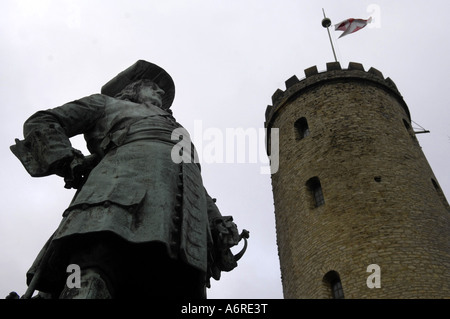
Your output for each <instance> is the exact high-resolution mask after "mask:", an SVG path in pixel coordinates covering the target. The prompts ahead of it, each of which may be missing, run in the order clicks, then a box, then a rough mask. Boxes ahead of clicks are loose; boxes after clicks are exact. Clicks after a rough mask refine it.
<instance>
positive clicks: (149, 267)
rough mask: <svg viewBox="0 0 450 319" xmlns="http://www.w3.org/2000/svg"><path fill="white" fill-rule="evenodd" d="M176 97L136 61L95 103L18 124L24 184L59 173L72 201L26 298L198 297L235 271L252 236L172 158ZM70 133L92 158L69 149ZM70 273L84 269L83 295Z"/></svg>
mask: <svg viewBox="0 0 450 319" xmlns="http://www.w3.org/2000/svg"><path fill="white" fill-rule="evenodd" d="M174 95H175V85H174V83H173V80H172V78H171V77H170V75H169V74H168V73H167V72H166V71H165V70H163V69H162V68H161V67H159V66H157V65H155V64H152V63H149V62H147V61H143V60H139V61H137V62H136V63H135V64H134V65H132V66H131V67H129V68H128V69H126V70H125V71H123V72H121V73H119V74H118V75H117V76H116V77H115V78H114V79H112V80H111V81H109V82H108V83H107V84H105V85H104V86H103V87H102V90H101V94H94V95H91V96H88V97H84V98H82V99H79V100H76V101H73V102H70V103H67V104H64V105H62V106H60V107H56V108H53V109H49V110H45V111H39V112H37V113H35V114H34V115H32V116H31V117H30V118H29V119H28V120H27V121H26V122H25V124H24V137H25V139H24V140H23V141H20V140H18V139H16V144H15V145H13V146H11V150H12V152H13V153H14V154H15V155H16V156H17V157H18V158H19V159H20V161H21V162H22V164H23V165H24V167H25V168H26V169H27V171H28V173H29V174H30V175H32V176H34V177H41V176H48V175H51V174H56V175H58V176H61V177H63V178H64V180H65V187H66V188H74V189H77V192H76V194H75V196H74V198H73V200H72V202H71V203H70V205H69V207H68V208H67V209H66V210H65V211H64V213H63V219H62V221H61V224H60V226H59V227H58V228H57V229H56V231H55V233H54V234H53V235H52V236H51V238H50V239H49V240H48V242H47V244H46V245H45V247H44V248H43V249H42V250H41V252H40V254H39V255H38V257H37V258H36V260H35V262H34V263H33V265H32V267H31V268H30V270H29V271H28V273H27V284H28V290H27V292H26V293H25V295H24V296H23V297H22V298H30V297H31V295H32V294H33V291H35V290H38V291H39V292H40V293H39V296H40V297H43V298H55V299H56V298H63V299H97V298H148V297H156V298H158V297H163V298H206V288H205V287H209V286H210V278H211V277H213V278H214V279H216V280H219V279H220V272H221V271H230V270H232V269H233V268H235V267H236V266H237V263H236V260H237V259H239V258H240V257H241V256H242V254H243V251H244V250H245V248H246V246H247V241H246V238H248V232H247V231H246V230H244V231H243V232H242V233H241V235H239V234H238V230H237V227H236V225H235V224H234V223H233V220H232V217H231V216H222V215H221V214H220V212H219V210H218V208H217V206H216V204H215V200H214V199H212V198H211V197H210V196H209V195H208V193H207V191H206V190H205V188H204V187H203V183H202V178H201V173H200V165H199V164H198V163H195V161H181V163H180V161H174V160H173V158H172V156H173V154H172V153H173V147H174V145H176V144H177V143H178V142H179V140H173V139H172V132H173V131H174V130H175V129H177V128H181V125H180V124H178V123H177V121H176V120H175V118H174V117H173V116H172V112H171V110H170V109H169V108H170V106H171V105H172V102H173V99H174ZM78 134H84V137H85V139H86V142H87V147H88V150H89V151H90V153H91V155H89V156H84V155H83V154H82V153H81V152H80V151H78V150H76V149H74V148H73V147H72V146H71V143H70V141H69V138H70V137H72V136H75V135H78ZM180 138H182V139H183V140H184V141H185V142H186V141H189V143H190V140H189V136H182V137H180ZM181 155H182V154H181V152H180V156H181ZM184 156H186V154H184ZM184 158H185V157H184ZM177 162H178V163H177ZM242 238H244V240H245V246H244V249H243V251H242V252H241V253H239V254H238V255H239V256H238V255H236V256H233V254H232V253H231V251H230V247H232V246H234V245H236V244H238V242H239V241H240V240H241V239H242ZM72 264H75V265H78V266H79V267H80V269H81V287H80V288H70V287H68V285H67V284H66V280H67V277H68V272H67V267H68V265H72Z"/></svg>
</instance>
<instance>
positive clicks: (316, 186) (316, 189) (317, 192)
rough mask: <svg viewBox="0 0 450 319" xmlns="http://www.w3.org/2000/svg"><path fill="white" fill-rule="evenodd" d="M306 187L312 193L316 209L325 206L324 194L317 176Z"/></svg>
mask: <svg viewBox="0 0 450 319" xmlns="http://www.w3.org/2000/svg"><path fill="white" fill-rule="evenodd" d="M306 187H307V188H308V190H309V192H310V193H311V198H312V200H313V202H314V206H315V207H319V206H322V205H323V204H325V198H324V197H323V192H322V185H321V184H320V180H319V178H318V177H317V176H315V177H313V178H310V179H309V180H308V181H307V182H306Z"/></svg>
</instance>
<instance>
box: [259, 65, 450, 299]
mask: <svg viewBox="0 0 450 319" xmlns="http://www.w3.org/2000/svg"><path fill="white" fill-rule="evenodd" d="M305 75H306V77H305V78H304V79H302V80H301V81H300V80H298V78H297V77H296V76H293V77H292V78H290V79H289V80H287V81H286V90H285V91H282V90H280V89H278V90H277V91H276V92H275V94H274V95H273V97H272V102H273V106H270V105H269V106H268V107H267V110H266V122H265V126H266V128H267V129H268V132H270V130H271V129H272V128H278V129H279V169H278V171H277V172H276V173H274V174H272V187H273V196H274V205H275V216H276V228H277V244H278V253H279V258H280V265H281V275H282V283H283V292H284V297H285V298H331V297H332V296H333V293H332V289H333V287H332V284H331V283H330V282H329V281H328V280H327V279H326V276H325V275H326V274H327V273H329V272H330V271H333V272H334V273H336V274H338V276H339V279H340V283H341V285H342V290H343V294H344V296H345V298H450V208H449V205H448V202H447V200H446V199H445V196H444V194H443V192H442V190H441V189H440V187H439V183H438V181H437V178H436V177H435V176H434V174H433V171H432V169H431V168H430V166H429V164H428V162H427V160H426V158H425V156H424V154H423V152H422V149H421V147H420V145H419V143H418V141H417V139H416V137H415V133H414V131H413V129H412V127H411V118H410V114H409V110H408V107H407V105H406V103H405V102H404V100H403V98H402V96H401V94H400V92H399V91H398V90H397V87H396V85H395V84H394V82H393V81H392V80H391V79H389V78H386V79H385V78H384V76H383V74H382V73H381V72H380V71H378V70H376V69H374V68H370V69H369V70H368V71H365V70H364V68H363V66H362V65H361V64H359V63H354V62H351V63H350V64H349V66H348V68H347V69H341V66H340V64H339V63H338V62H333V63H327V70H326V71H324V72H318V71H317V68H316V67H311V68H309V69H306V70H305ZM301 118H304V122H303V125H306V126H307V130H308V133H307V134H306V133H305V134H304V135H305V136H302V133H299V128H298V126H296V124H295V123H296V122H297V120H299V119H301ZM297 123H298V122H297ZM305 123H306V124H305ZM303 129H305V128H303ZM269 144H270V143H268V145H269ZM268 152H270V150H268ZM273 156H276V155H274V154H272V157H273ZM272 160H273V158H272ZM311 180H314V181H319V182H320V187H321V190H322V194H323V201H324V202H323V204H321V205H319V206H317V205H316V203H315V199H314V193H313V191H312V188H311V184H308V183H309V182H308V181H311ZM316 206H317V207H316ZM371 264H376V265H378V266H379V267H380V276H379V282H380V283H381V287H380V288H369V287H368V285H367V283H366V281H367V278H368V277H369V275H371V273H370V272H367V267H368V265H371Z"/></svg>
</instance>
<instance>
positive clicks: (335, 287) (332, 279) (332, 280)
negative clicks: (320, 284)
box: [323, 270, 344, 299]
mask: <svg viewBox="0 0 450 319" xmlns="http://www.w3.org/2000/svg"><path fill="white" fill-rule="evenodd" d="M323 280H324V281H325V283H326V284H327V286H328V288H329V289H330V293H331V297H332V298H333V299H344V289H343V288H342V282H341V278H340V277H339V274H338V273H337V272H336V271H334V270H331V271H329V272H327V273H326V274H325V276H323Z"/></svg>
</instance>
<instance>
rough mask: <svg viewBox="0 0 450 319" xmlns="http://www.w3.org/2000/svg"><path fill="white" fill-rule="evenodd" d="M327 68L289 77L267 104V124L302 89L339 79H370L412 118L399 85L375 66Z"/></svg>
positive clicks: (334, 65) (333, 65) (334, 64)
mask: <svg viewBox="0 0 450 319" xmlns="http://www.w3.org/2000/svg"><path fill="white" fill-rule="evenodd" d="M326 68H327V69H326V71H322V72H319V71H318V69H317V66H312V67H309V68H307V69H305V71H304V72H305V77H304V78H302V79H301V80H299V79H298V78H297V76H295V75H293V76H292V77H290V78H289V79H287V80H286V81H285V85H286V90H285V91H283V90H281V89H277V90H276V91H275V93H274V94H273V95H272V105H268V106H267V109H266V126H267V123H270V122H271V121H272V118H273V116H274V114H275V113H276V112H278V111H279V110H280V109H281V108H282V107H283V106H284V105H285V104H286V102H287V101H288V100H290V99H291V98H293V97H294V96H297V95H298V94H300V93H301V92H302V91H304V90H306V89H308V88H311V87H313V86H317V85H321V84H324V83H326V82H339V81H368V82H372V83H373V84H375V85H378V86H379V87H381V88H383V89H385V90H387V91H390V92H391V93H392V94H394V95H395V96H396V97H397V99H398V100H399V102H400V103H401V104H402V106H403V108H404V109H405V111H406V113H407V114H408V117H409V118H410V119H411V117H410V113H409V110H408V106H407V105H406V103H405V101H404V100H403V97H402V95H401V94H400V92H399V91H398V89H397V86H396V85H395V83H394V82H393V81H392V80H391V79H390V78H384V76H383V73H381V71H379V70H377V69H375V68H373V67H371V68H370V69H369V70H368V71H365V70H364V67H363V65H362V64H360V63H356V62H350V63H349V65H348V68H347V69H342V68H341V64H340V63H339V62H328V63H327V64H326Z"/></svg>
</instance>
